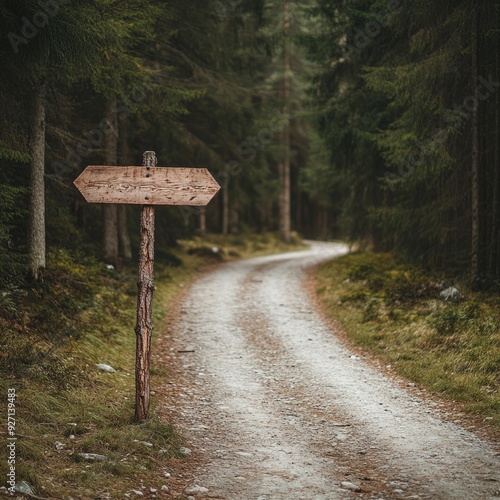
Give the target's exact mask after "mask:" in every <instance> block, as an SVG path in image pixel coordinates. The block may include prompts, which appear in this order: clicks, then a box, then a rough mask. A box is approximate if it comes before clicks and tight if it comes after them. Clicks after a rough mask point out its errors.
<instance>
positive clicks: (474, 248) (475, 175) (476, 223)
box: [471, 0, 481, 287]
mask: <svg viewBox="0 0 500 500" xmlns="http://www.w3.org/2000/svg"><path fill="white" fill-rule="evenodd" d="M472 15H473V22H472V36H471V57H472V60H471V83H472V87H475V85H476V82H477V78H478V76H479V69H478V21H479V5H478V0H474V4H473V14H472ZM472 95H473V94H472ZM471 127H472V130H471V132H472V134H471V135H472V158H471V183H472V193H471V194H472V197H471V203H472V207H471V209H472V223H471V283H472V285H473V286H474V287H476V286H477V285H478V284H479V278H480V262H479V259H480V252H481V249H480V223H481V219H480V211H479V203H480V202H479V198H480V183H479V101H478V100H476V101H475V103H474V106H473V109H472V123H471Z"/></svg>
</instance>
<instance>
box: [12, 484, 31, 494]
mask: <svg viewBox="0 0 500 500" xmlns="http://www.w3.org/2000/svg"><path fill="white" fill-rule="evenodd" d="M14 491H17V493H23V494H24V495H34V493H33V490H32V489H31V486H30V485H29V484H28V483H27V482H26V481H20V482H19V483H17V484H16V485H15V486H14Z"/></svg>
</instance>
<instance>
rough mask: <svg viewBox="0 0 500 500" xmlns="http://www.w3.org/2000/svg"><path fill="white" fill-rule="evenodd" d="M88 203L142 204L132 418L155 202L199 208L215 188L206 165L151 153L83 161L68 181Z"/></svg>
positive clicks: (142, 413)
mask: <svg viewBox="0 0 500 500" xmlns="http://www.w3.org/2000/svg"><path fill="white" fill-rule="evenodd" d="M73 183H74V184H75V186H76V187H77V188H78V190H79V191H80V193H82V195H83V197H84V198H85V200H87V202H89V203H115V204H122V205H123V204H129V205H130V204H132V205H142V210H141V238H140V243H139V277H138V281H137V287H138V294H137V323H136V325H135V335H136V358H135V419H136V420H137V421H138V422H141V421H143V420H146V419H147V418H148V413H149V365H150V361H151V335H152V333H153V311H152V309H153V292H154V270H153V266H154V244H155V209H154V206H155V205H177V206H189V207H205V206H206V205H207V204H208V202H209V201H210V200H211V199H212V198H213V197H214V196H215V194H216V193H217V192H218V191H219V189H220V186H219V184H217V182H216V181H215V179H214V178H213V177H212V176H211V175H210V172H209V171H208V169H206V168H187V167H157V166H156V155H155V153H154V151H146V152H145V153H144V157H143V162H142V167H136V166H128V167H117V166H112V165H101V166H96V165H89V166H88V167H87V168H86V169H85V170H84V171H83V172H82V173H81V174H80V175H79V176H78V178H77V179H75V181H74V182H73Z"/></svg>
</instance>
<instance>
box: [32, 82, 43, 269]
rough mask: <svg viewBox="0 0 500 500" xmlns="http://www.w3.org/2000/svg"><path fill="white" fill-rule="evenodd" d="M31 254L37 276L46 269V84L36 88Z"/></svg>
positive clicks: (34, 96)
mask: <svg viewBox="0 0 500 500" xmlns="http://www.w3.org/2000/svg"><path fill="white" fill-rule="evenodd" d="M31 128H32V130H31V180H30V188H31V191H30V253H31V272H32V275H33V277H34V278H35V279H38V277H39V275H40V270H41V269H43V268H45V265H46V259H45V253H46V250H45V83H41V84H39V85H38V86H35V88H34V89H33V110H32V123H31Z"/></svg>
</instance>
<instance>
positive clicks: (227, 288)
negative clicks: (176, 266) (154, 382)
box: [157, 243, 500, 500]
mask: <svg viewBox="0 0 500 500" xmlns="http://www.w3.org/2000/svg"><path fill="white" fill-rule="evenodd" d="M346 252H347V248H346V247H345V246H344V245H341V244H327V243H323V244H313V245H312V246H311V249H310V250H308V251H301V252H294V253H289V254H282V255H275V256H269V257H258V258H252V259H247V260H241V261H236V262H231V263H225V264H222V265H220V266H218V267H217V268H215V269H214V270H213V271H212V272H210V273H208V274H205V275H203V276H202V277H201V278H200V279H199V280H197V281H196V283H194V284H193V286H192V287H191V288H190V289H189V290H186V293H185V297H184V298H183V300H181V301H179V303H178V304H177V306H176V308H175V310H174V311H173V314H171V315H170V319H169V320H168V323H167V324H166V325H165V331H164V334H163V335H162V337H161V338H160V339H159V341H158V345H157V349H158V351H157V353H158V359H157V362H159V363H161V364H164V365H165V366H168V367H169V368H171V369H172V372H171V373H172V376H171V377H170V379H169V380H168V382H167V383H165V384H164V385H163V386H162V387H160V388H158V390H157V399H158V400H161V401H162V402H163V404H161V405H160V406H159V408H158V412H159V414H160V415H162V414H163V415H164V418H165V419H167V420H168V421H169V422H175V425H176V426H177V427H178V428H180V430H181V433H182V435H183V444H184V445H185V447H186V448H187V449H185V450H184V452H185V454H186V455H187V459H186V460H179V461H175V462H172V463H171V464H170V469H169V471H168V473H169V474H170V475H171V476H170V478H169V480H168V481H169V493H168V496H169V497H174V498H186V497H188V496H192V497H193V498H219V499H227V500H233V499H238V500H240V499H241V500H245V499H255V500H274V499H307V500H310V499H332V500H333V499H337V498H354V497H357V496H359V497H361V498H373V499H375V498H378V499H389V498H413V499H418V498H421V499H464V500H465V499H475V498H477V499H485V498H486V499H488V498H495V497H498V496H500V459H499V453H498V446H497V445H498V443H495V442H494V439H488V438H487V437H485V435H481V436H480V435H479V434H478V433H475V432H473V431H472V430H471V429H470V428H467V419H464V416H463V414H461V413H459V411H458V409H457V407H455V406H454V405H453V404H450V403H445V402H443V401H442V400H441V399H438V398H435V397H433V396H432V395H430V394H429V392H428V391H425V390H423V389H422V388H421V387H419V386H418V385H417V384H414V383H410V382H409V381H408V380H407V379H403V378H402V377H400V376H397V375H395V374H394V372H393V371H391V370H390V367H386V366H385V363H384V362H383V361H381V360H380V358H378V357H372V356H369V355H365V354H364V352H363V351H360V350H359V349H356V348H353V347H352V346H348V345H347V343H346V341H345V336H344V334H343V332H342V331H341V330H340V328H339V326H338V325H337V324H335V323H333V324H332V323H331V322H329V321H328V320H326V319H325V317H324V316H323V315H322V313H321V312H320V311H319V310H318V304H316V303H315V299H314V297H313V295H314V294H313V293H312V292H313V291H314V290H313V289H314V287H313V286H309V289H308V287H307V286H304V284H305V283H309V285H312V282H311V280H309V281H308V279H307V277H308V273H309V270H310V269H311V267H313V266H315V265H317V264H319V263H320V262H322V261H325V260H329V259H332V258H333V257H335V256H340V255H342V254H344V253H346ZM309 274H310V273H309Z"/></svg>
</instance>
